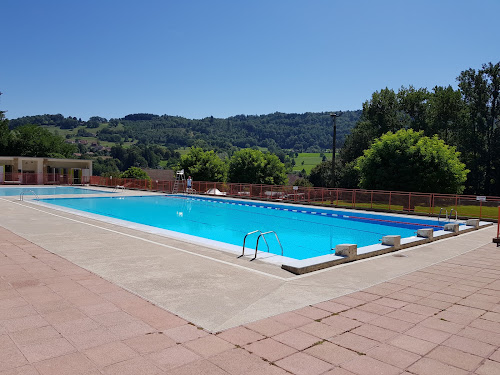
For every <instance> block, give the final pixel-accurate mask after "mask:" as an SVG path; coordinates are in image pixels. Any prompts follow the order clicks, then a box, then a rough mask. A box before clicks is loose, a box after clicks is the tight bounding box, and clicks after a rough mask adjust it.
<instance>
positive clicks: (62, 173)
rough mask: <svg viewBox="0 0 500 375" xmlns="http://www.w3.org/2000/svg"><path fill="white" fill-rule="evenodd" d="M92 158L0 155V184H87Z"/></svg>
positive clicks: (90, 174) (90, 173) (90, 172)
mask: <svg viewBox="0 0 500 375" xmlns="http://www.w3.org/2000/svg"><path fill="white" fill-rule="evenodd" d="M90 176H92V160H82V159H56V158H36V157H35V158H33V157H26V156H0V184H25V185H27V184H30V185H43V184H69V185H73V184H87V183H89V182H90Z"/></svg>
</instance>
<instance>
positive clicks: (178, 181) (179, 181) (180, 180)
mask: <svg viewBox="0 0 500 375" xmlns="http://www.w3.org/2000/svg"><path fill="white" fill-rule="evenodd" d="M179 185H180V186H181V189H182V190H183V191H184V190H186V189H185V185H186V176H185V175H184V169H181V170H180V171H177V172H176V173H175V182H174V188H173V189H172V194H176V193H178V192H179Z"/></svg>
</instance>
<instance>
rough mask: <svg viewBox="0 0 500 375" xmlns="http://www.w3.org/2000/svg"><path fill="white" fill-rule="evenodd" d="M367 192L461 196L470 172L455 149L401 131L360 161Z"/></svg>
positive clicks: (380, 141) (376, 144)
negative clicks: (416, 192) (403, 192)
mask: <svg viewBox="0 0 500 375" xmlns="http://www.w3.org/2000/svg"><path fill="white" fill-rule="evenodd" d="M357 169H359V173H360V177H361V180H360V186H361V187H362V188H365V189H378V190H399V191H419V192H427V193H431V192H433V193H453V194H455V193H457V194H460V193H462V192H463V190H464V183H465V180H466V179H467V173H468V172H469V170H467V169H466V168H465V164H463V163H462V162H461V161H460V159H459V153H458V152H457V151H455V148H454V147H450V146H448V145H446V144H445V143H444V142H443V141H442V140H441V139H439V138H438V137H437V136H434V137H432V138H429V137H426V136H424V133H423V131H420V132H415V131H413V130H412V129H409V130H404V129H401V130H399V131H397V132H396V133H392V132H388V133H386V134H384V135H383V136H382V137H380V138H379V139H377V140H376V141H375V142H374V143H373V144H372V146H371V147H370V148H369V149H368V150H366V151H365V152H364V155H363V156H361V157H360V158H359V159H358V161H357Z"/></svg>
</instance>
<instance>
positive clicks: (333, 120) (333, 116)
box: [330, 112, 342, 187]
mask: <svg viewBox="0 0 500 375" xmlns="http://www.w3.org/2000/svg"><path fill="white" fill-rule="evenodd" d="M340 115H342V112H340V113H335V112H332V113H330V116H331V118H332V122H333V145H332V151H333V154H332V187H335V182H336V181H335V153H336V151H337V145H336V142H337V117H339V116H340Z"/></svg>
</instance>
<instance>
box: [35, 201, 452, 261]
mask: <svg viewBox="0 0 500 375" xmlns="http://www.w3.org/2000/svg"><path fill="white" fill-rule="evenodd" d="M40 201H41V202H44V203H49V204H51V205H57V206H62V207H65V208H70V209H76V210H79V211H84V212H89V213H93V214H98V215H103V216H107V217H112V218H117V219H121V220H127V221H130V222H133V223H139V224H144V225H148V226H152V227H156V228H162V229H167V230H169V231H173V232H178V233H183V234H188V235H191V236H196V237H201V238H205V239H209V240H214V241H218V242H223V243H226V244H232V245H235V246H239V247H240V249H241V245H242V243H243V238H244V237H245V235H246V234H247V233H249V232H252V231H254V230H261V231H262V232H266V231H275V232H276V233H277V234H278V236H279V239H280V241H281V243H282V245H283V249H284V252H283V255H284V256H285V257H289V258H293V259H298V260H301V259H308V258H312V257H317V256H322V255H327V254H333V253H335V250H334V249H335V246H336V245H337V244H345V243H352V244H357V245H358V247H362V246H368V245H373V244H377V243H380V240H381V238H382V237H383V236H385V235H401V237H411V236H414V235H415V232H416V231H417V229H419V228H434V229H442V228H443V225H444V223H443V222H441V223H439V222H438V221H436V220H425V219H418V218H413V217H412V218H406V217H397V216H389V215H375V214H373V215H372V214H367V213H361V212H354V211H348V210H329V209H320V208H315V207H314V208H313V207H308V208H305V207H302V206H293V205H285V204H270V203H265V202H254V201H250V202H249V201H239V200H232V199H215V198H204V197H188V196H163V195H161V196H140V197H137V196H135V197H134V196H128V197H88V198H48V199H41V200H40ZM256 237H257V236H250V237H249V238H248V241H247V246H248V247H249V248H253V249H255V245H256ZM266 238H267V242H268V243H269V247H270V252H271V253H274V254H281V248H280V246H279V244H278V243H277V241H276V240H275V238H273V237H272V236H268V237H266ZM332 249H333V250H332ZM259 250H267V248H266V247H265V244H262V242H260V243H259Z"/></svg>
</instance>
